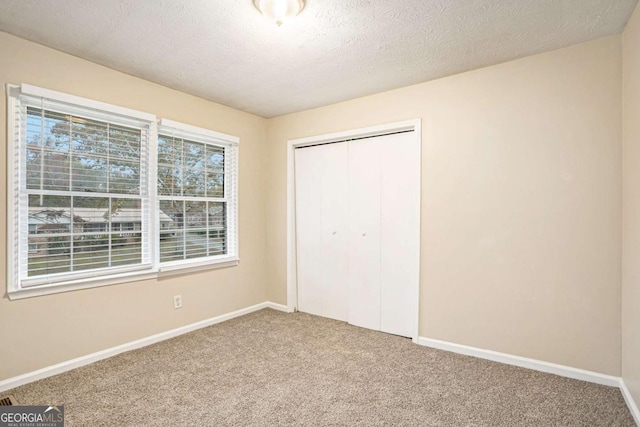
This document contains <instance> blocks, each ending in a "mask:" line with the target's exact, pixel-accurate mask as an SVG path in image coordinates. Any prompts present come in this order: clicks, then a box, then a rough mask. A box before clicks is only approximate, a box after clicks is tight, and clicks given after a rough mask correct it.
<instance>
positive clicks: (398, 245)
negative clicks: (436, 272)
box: [378, 133, 420, 337]
mask: <svg viewBox="0 0 640 427" xmlns="http://www.w3.org/2000/svg"><path fill="white" fill-rule="evenodd" d="M378 139H379V144H380V152H381V153H382V154H381V158H382V167H381V169H380V171H381V183H380V184H381V186H380V188H381V190H380V191H381V196H380V197H381V203H380V218H381V225H380V248H381V256H380V260H381V264H380V300H381V312H380V326H381V327H380V330H381V331H383V332H387V333H392V334H396V335H402V336H407V337H411V336H413V334H414V329H415V328H416V327H417V325H415V318H414V313H415V309H414V307H415V304H416V297H417V295H416V289H418V281H419V272H420V259H419V253H420V143H419V141H417V140H416V139H415V136H414V134H413V133H402V134H396V135H388V136H384V137H380V138H378Z"/></svg>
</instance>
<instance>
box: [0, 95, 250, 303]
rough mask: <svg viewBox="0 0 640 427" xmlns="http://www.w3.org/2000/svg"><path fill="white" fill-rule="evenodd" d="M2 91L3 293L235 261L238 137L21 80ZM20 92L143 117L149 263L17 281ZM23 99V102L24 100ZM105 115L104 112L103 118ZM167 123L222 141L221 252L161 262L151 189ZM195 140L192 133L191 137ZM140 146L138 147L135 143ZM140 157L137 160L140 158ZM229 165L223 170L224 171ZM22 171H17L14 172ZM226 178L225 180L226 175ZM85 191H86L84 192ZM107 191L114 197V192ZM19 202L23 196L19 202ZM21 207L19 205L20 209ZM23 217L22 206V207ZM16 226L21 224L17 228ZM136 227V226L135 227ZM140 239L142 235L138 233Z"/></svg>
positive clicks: (74, 108) (15, 295) (43, 291)
mask: <svg viewBox="0 0 640 427" xmlns="http://www.w3.org/2000/svg"><path fill="white" fill-rule="evenodd" d="M6 95H7V164H6V166H7V168H6V170H7V222H6V238H7V246H6V249H7V253H6V257H7V259H6V261H7V267H6V275H7V276H6V278H7V294H8V296H9V299H11V300H14V299H21V298H28V297H34V296H40V295H47V294H53V293H59V292H67V291H73V290H79V289H87V288H94V287H99V286H107V285H114V284H122V283H127V282H133V281H141V280H148V279H157V278H159V277H162V276H165V275H170V274H180V273H188V272H193V271H201V270H206V269H214V268H224V267H231V266H235V265H238V263H239V256H238V254H239V250H238V178H239V172H238V154H239V149H238V145H239V138H238V137H235V136H231V135H227V134H223V133H220V132H215V131H211V130H208V129H203V128H198V127H195V126H191V125H186V124H183V123H180V122H175V121H172V120H167V119H162V120H160V121H158V120H157V118H156V116H155V115H154V114H151V113H146V112H142V111H137V110H133V109H129V108H125V107H120V106H116V105H111V104H107V103H104V102H100V101H95V100H91V99H87V98H83V97H78V96H74V95H69V94H66V93H62V92H57V91H53V90H49V89H45V88H40V87H37V86H32V85H29V84H24V83H23V84H21V85H12V84H7V85H6ZM23 96H27V97H29V98H42V99H45V100H49V101H53V102H54V103H58V104H65V107H67V106H68V110H65V111H64V113H66V114H70V115H73V114H76V113H77V112H78V111H80V114H82V113H85V114H86V112H87V110H89V111H90V112H95V115H93V114H89V115H90V116H92V117H95V118H96V119H98V120H108V119H109V117H115V116H121V117H123V118H125V119H132V120H135V121H138V122H145V123H147V124H148V137H147V154H146V157H147V158H146V165H143V164H142V163H141V168H143V167H146V170H147V176H146V178H147V182H146V183H143V184H146V185H144V186H145V187H146V194H145V192H144V191H143V190H142V189H141V195H140V197H141V200H143V201H144V203H146V204H147V207H148V208H147V209H146V215H145V213H144V211H143V212H141V215H142V216H143V217H144V220H146V224H147V235H146V239H147V242H148V244H147V248H148V251H149V260H150V264H139V265H137V264H136V265H132V267H131V268H130V269H129V268H123V269H121V270H118V271H117V272H114V271H107V272H104V271H100V269H92V270H82V271H79V272H78V273H77V274H73V273H72V274H69V275H65V278H64V280H60V281H55V282H50V283H44V284H36V285H31V286H28V287H24V286H22V280H23V279H22V278H21V277H20V274H21V271H20V265H19V263H20V257H21V255H24V254H27V256H28V253H29V245H28V241H27V242H26V243H23V245H24V247H23V245H21V244H20V241H19V237H20V233H21V232H22V231H25V230H26V228H25V227H28V225H24V224H23V223H24V221H25V219H24V218H23V217H21V215H22V216H24V215H25V212H21V210H20V206H21V203H20V197H25V196H26V192H25V191H26V188H25V187H24V185H26V180H25V177H26V170H25V169H26V164H23V162H24V161H25V160H24V159H23V158H22V156H21V150H22V144H23V142H24V140H23V138H25V137H26V136H25V133H24V131H23V126H25V121H26V119H25V120H24V121H23V120H22V117H20V114H18V113H17V112H18V108H26V106H23ZM26 105H29V102H27V103H26ZM105 117H106V118H105ZM159 126H163V127H164V128H173V129H175V130H176V132H179V133H181V134H185V135H190V137H189V139H191V140H193V138H201V139H205V140H208V141H217V142H216V144H214V145H219V146H224V147H225V175H224V179H225V198H227V188H226V187H227V186H229V187H230V188H229V191H230V193H229V197H231V199H232V201H233V203H232V206H231V205H228V206H227V218H228V219H227V234H228V235H229V236H230V237H228V239H231V240H232V242H233V247H232V249H233V250H231V249H229V250H228V251H227V254H224V255H219V256H215V257H207V258H195V259H193V260H188V259H187V260H180V261H175V262H172V263H170V264H168V263H167V264H165V265H163V264H161V263H160V258H159V256H160V255H159V253H160V234H161V225H160V212H159V209H158V208H159V199H158V192H157V185H156V184H157V168H158V154H157V148H158V135H159V133H158V127H159ZM195 141H198V139H195ZM141 149H142V148H141ZM227 149H228V150H229V152H231V153H232V156H231V158H230V159H229V160H230V161H231V162H232V164H231V165H230V166H231V167H230V168H228V167H227V161H228V159H227V155H226V153H227ZM141 162H143V160H142V158H141ZM227 171H229V174H228V173H227ZM19 173H20V174H21V175H22V176H19V175H18V174H19ZM227 180H228V181H227ZM19 186H20V187H19ZM87 195H88V196H89V195H91V193H90V192H88V193H87ZM113 197H117V194H116V193H114V195H113ZM23 203H24V202H23ZM23 210H24V209H23ZM26 215H27V217H28V209H27V214H26ZM22 228H25V229H24V230H22ZM141 232H142V231H141ZM143 239H144V237H143Z"/></svg>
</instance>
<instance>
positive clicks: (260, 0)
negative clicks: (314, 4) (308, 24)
mask: <svg viewBox="0 0 640 427" xmlns="http://www.w3.org/2000/svg"><path fill="white" fill-rule="evenodd" d="M304 2H305V0H253V4H254V6H255V7H256V8H257V9H258V10H259V11H260V12H261V13H262V14H263V15H264V16H266V17H267V18H269V19H271V20H272V21H274V22H275V23H276V24H277V25H278V26H280V25H282V24H283V23H284V22H285V21H287V20H288V19H290V18H293V17H294V16H296V15H297V14H299V13H300V12H302V9H304Z"/></svg>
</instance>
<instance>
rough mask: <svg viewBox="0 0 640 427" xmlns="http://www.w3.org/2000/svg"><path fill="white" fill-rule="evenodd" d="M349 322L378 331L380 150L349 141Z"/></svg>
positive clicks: (366, 142)
mask: <svg viewBox="0 0 640 427" xmlns="http://www.w3.org/2000/svg"><path fill="white" fill-rule="evenodd" d="M349 323H351V324H353V325H356V326H362V327H365V328H370V329H376V330H380V150H379V144H378V143H377V141H376V139H366V140H363V141H351V142H349Z"/></svg>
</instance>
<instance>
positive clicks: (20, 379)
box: [0, 301, 287, 392]
mask: <svg viewBox="0 0 640 427" xmlns="http://www.w3.org/2000/svg"><path fill="white" fill-rule="evenodd" d="M263 308H272V309H274V310H279V311H285V312H286V311H287V307H286V306H284V305H282V304H276V303H273V302H268V301H267V302H262V303H260V304H256V305H252V306H251V307H246V308H243V309H240V310H236V311H232V312H231V313H226V314H222V315H220V316H216V317H212V318H210V319H206V320H202V321H200V322H196V323H192V324H190V325H186V326H182V327H180V328H176V329H171V330H170V331H166V332H161V333H159V334H155V335H151V336H149V337H146V338H142V339H139V340H136V341H131V342H129V343H126V344H122V345H118V346H116V347H111V348H107V349H105V350H101V351H98V352H95V353H91V354H87V355H86V356H81V357H78V358H75V359H71V360H67V361H65V362H62V363H58V364H56V365H52V366H47V367H46V368H42V369H38V370H37V371H33V372H27V373H26V374H22V375H18V376H16V377H12V378H8V379H6V380H2V381H0V392H4V391H7V390H10V389H13V388H16V387H19V386H21V385H24V384H28V383H31V382H33V381H37V380H41V379H43V378H47V377H51V376H53V375H58V374H61V373H63V372H67V371H70V370H72V369H75V368H79V367H81V366H85V365H88V364H90V363H93V362H97V361H99V360H103V359H107V358H109V357H112V356H115V355H117V354H120V353H124V352H125V351H131V350H135V349H138V348H141V347H146V346H148V345H151V344H155V343H157V342H160V341H164V340H168V339H169V338H173V337H177V336H178V335H182V334H186V333H188V332H192V331H195V330H197V329H202V328H206V327H207V326H211V325H215V324H216V323H221V322H224V321H226V320H230V319H233V318H235V317H240V316H244V315H245V314H249V313H253V312H254V311H258V310H262V309H263Z"/></svg>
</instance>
